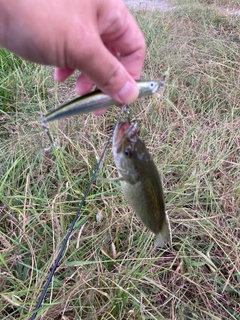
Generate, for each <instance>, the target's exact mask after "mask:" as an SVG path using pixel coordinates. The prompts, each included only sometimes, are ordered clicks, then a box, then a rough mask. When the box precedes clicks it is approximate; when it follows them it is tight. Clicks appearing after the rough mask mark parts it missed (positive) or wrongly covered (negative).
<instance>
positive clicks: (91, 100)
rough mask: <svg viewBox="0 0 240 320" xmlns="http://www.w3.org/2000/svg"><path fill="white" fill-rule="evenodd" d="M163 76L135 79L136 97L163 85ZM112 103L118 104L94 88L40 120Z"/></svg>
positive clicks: (152, 92) (90, 110)
mask: <svg viewBox="0 0 240 320" xmlns="http://www.w3.org/2000/svg"><path fill="white" fill-rule="evenodd" d="M165 78H166V76H165V75H164V76H163V79H162V80H160V81H159V80H136V84H137V87H138V90H139V95H138V98H141V97H145V96H149V95H153V94H154V93H155V92H156V91H157V90H158V89H160V88H162V87H163V86H164V82H165ZM113 105H119V102H117V101H115V100H114V99H112V98H111V97H110V96H108V95H107V94H105V93H103V92H102V91H100V90H96V91H93V92H90V93H87V94H85V95H83V96H80V97H77V98H74V99H72V100H70V101H68V102H65V103H63V104H61V105H60V106H58V107H57V108H56V109H54V110H52V111H50V112H48V113H47V114H46V115H45V116H43V117H42V118H41V121H42V122H43V123H47V122H50V121H54V120H58V119H61V118H65V117H69V116H73V115H78V114H81V113H86V112H92V111H96V110H99V109H102V108H107V107H110V106H113Z"/></svg>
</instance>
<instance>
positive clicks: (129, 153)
mask: <svg viewBox="0 0 240 320" xmlns="http://www.w3.org/2000/svg"><path fill="white" fill-rule="evenodd" d="M124 153H125V156H126V157H128V158H130V157H131V152H130V151H129V150H128V149H126V150H125V151H124Z"/></svg>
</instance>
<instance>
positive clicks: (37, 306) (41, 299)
mask: <svg viewBox="0 0 240 320" xmlns="http://www.w3.org/2000/svg"><path fill="white" fill-rule="evenodd" d="M116 125H117V121H116V123H115V125H114V127H113V130H112V133H111V134H110V136H109V138H108V140H107V143H106V145H105V147H104V149H103V152H102V154H101V157H100V159H99V161H98V163H97V166H96V167H95V169H94V172H93V175H92V177H91V179H90V182H89V184H88V187H87V189H86V191H85V193H84V196H83V198H82V201H81V202H80V204H79V207H78V210H77V212H76V215H75V217H74V220H73V222H72V224H71V226H70V228H69V229H68V232H67V235H66V237H65V239H64V241H63V244H62V247H61V249H60V251H59V253H58V255H57V259H56V260H55V262H54V265H53V267H52V270H51V272H50V275H49V277H48V279H47V282H46V284H45V286H44V288H43V291H42V293H41V295H40V297H39V299H38V303H37V305H36V308H35V310H34V313H33V315H32V316H31V320H34V319H35V318H36V316H37V313H38V310H39V308H40V307H41V304H42V302H43V299H44V297H45V295H46V293H47V289H48V287H49V285H50V283H51V281H52V278H53V276H54V273H55V271H56V269H57V267H58V263H59V261H60V259H61V258H62V254H63V251H64V250H65V248H66V245H67V242H68V240H69V237H70V235H71V233H72V231H73V228H74V225H75V223H76V221H77V219H78V217H79V214H80V212H81V209H82V206H83V204H84V201H85V200H86V198H87V195H88V193H89V190H90V188H91V185H92V183H93V181H94V179H95V177H96V174H97V172H98V169H99V167H100V164H101V162H102V160H103V157H104V154H105V152H106V151H107V148H108V145H109V143H110V141H111V139H112V136H113V133H114V130H115V127H116Z"/></svg>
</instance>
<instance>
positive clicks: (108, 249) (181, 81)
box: [0, 0, 240, 320]
mask: <svg viewBox="0 0 240 320" xmlns="http://www.w3.org/2000/svg"><path fill="white" fill-rule="evenodd" d="M181 3H182V1H181ZM185 3H186V4H185V5H183V4H182V5H181V6H176V8H175V9H174V10H172V11H169V12H165V13H163V12H158V11H147V10H145V11H139V12H135V13H134V15H135V17H136V20H137V22H138V23H139V25H140V26H141V28H142V30H143V33H144V35H145V37H146V41H147V46H148V50H147V55H146V61H145V66H144V70H143V74H142V78H154V79H157V78H160V77H161V75H162V72H163V71H165V70H167V69H168V68H169V70H170V76H169V79H168V82H167V84H166V88H165V90H164V92H163V93H162V94H161V96H160V97H150V98H146V99H141V100H139V101H137V102H136V103H135V104H133V105H132V106H131V110H132V119H133V120H134V121H137V122H138V128H139V135H140V136H141V137H142V138H143V139H144V141H145V143H146V145H147V146H148V149H149V150H150V152H151V154H152V156H153V158H154V161H155V163H156V165H157V167H158V169H159V172H160V173H161V176H162V179H163V185H164V192H165V198H166V206H167V210H168V215H169V218H170V222H171V226H172V232H173V246H172V247H165V248H164V249H156V248H154V246H153V239H154V236H153V235H152V234H151V233H150V232H149V231H148V230H147V229H146V228H144V227H143V225H142V224H141V222H140V221H139V220H138V219H137V217H136V216H135V214H134V213H133V212H132V210H131V208H130V207H129V206H128V203H127V202H126V201H125V199H124V198H123V195H122V191H121V188H120V185H119V183H117V182H114V183H111V184H108V183H106V182H104V181H102V180H97V181H95V182H94V184H93V186H92V187H91V190H90V193H89V196H88V197H87V200H86V202H85V205H84V207H83V209H82V212H81V216H80V218H79V220H78V221H77V223H76V227H75V229H74V232H73V234H72V236H71V238H70V240H69V243H68V246H67V250H66V251H65V252H64V255H63V258H62V260H61V262H60V264H59V267H58V269H57V271H56V274H55V276H54V279H53V282H52V283H51V285H50V288H49V290H48V292H47V295H46V298H45V300H44V303H43V306H42V308H41V309H40V311H39V314H38V319H69V320H70V319H96V320H97V319H98V320H99V319H104V320H106V319H118V320H119V319H124V320H125V319H131V320H133V319H144V320H147V319H151V320H152V319H157V320H159V319H174V320H175V319H214V320H220V319H221V320H223V319H235V320H237V319H240V316H239V314H240V286H239V283H240V178H239V171H240V168H239V166H240V161H239V160H240V129H239V128H240V104H239V97H240V89H239V88H240V77H239V70H240V17H239V16H237V15H226V14H225V13H224V11H222V9H219V8H218V7H217V6H216V5H226V4H227V1H223V2H222V3H220V1H218V2H215V1H197V0H195V1H193V0H192V1H186V2H185ZM209 3H211V6H210V5H209ZM231 3H233V1H231ZM234 4H235V5H237V4H239V3H238V2H237V1H234ZM0 63H1V69H0V72H1V76H0V78H1V80H0V81H1V82H0V99H1V114H0V135H1V139H0V146H1V147H0V210H1V215H0V243H1V246H0V266H1V268H0V297H1V298H0V318H1V319H8V320H9V319H27V318H29V317H30V315H31V312H32V311H33V309H34V308H35V306H36V303H37V300H38V298H39V295H40V293H41V290H42V287H43V285H44V284H45V282H46V279H47V277H48V275H49V272H50V270H51V267H52V265H53V262H54V260H55V259H56V255H57V253H58V251H59V248H60V246H61V244H62V241H63V239H64V237H65V235H66V233H67V230H68V228H69V226H70V223H71V221H72V220H73V218H74V215H75V213H76V211H77V208H78V204H79V202H80V201H81V199H82V196H83V193H84V191H85V189H86V187H87V185H88V182H89V179H90V177H91V175H92V173H93V170H94V167H95V165H96V161H97V159H99V157H100V155H101V153H102V150H103V148H104V145H105V143H106V141H107V138H108V136H109V133H110V132H111V128H112V127H113V125H114V123H115V121H116V118H117V109H116V108H112V109H111V110H109V111H108V112H107V113H106V114H105V115H104V116H102V117H96V116H94V115H92V114H85V115H83V116H79V117H73V118H68V119H64V120H61V121H59V122H57V123H53V124H51V125H50V128H51V132H52V134H53V136H54V138H56V139H57V144H59V145H60V148H59V149H52V150H50V151H44V150H43V149H44V148H45V147H47V146H48V145H49V141H48V138H47V137H46V135H45V133H44V132H43V130H42V128H41V125H40V123H39V118H40V116H41V114H44V113H46V110H49V109H50V108H53V107H55V106H56V105H58V104H59V103H60V102H63V101H66V100H69V99H71V98H72V97H73V96H74V95H75V93H74V79H73V78H72V79H70V80H68V81H67V83H64V84H60V85H59V84H58V85H57V84H55V83H54V82H53V80H52V76H51V75H52V70H51V69H50V68H46V67H42V66H36V65H34V64H31V63H27V62H24V61H22V60H21V59H19V58H17V57H15V56H13V55H12V54H10V53H8V52H6V51H4V50H3V49H1V51H0ZM99 175H100V176H102V177H115V176H117V172H116V168H115V165H114V162H113V157H112V153H111V150H110V149H109V150H108V151H107V153H106V155H105V158H104V162H103V164H102V166H101V169H100V172H99ZM97 214H98V215H101V216H102V220H101V221H100V222H97V221H96V215H97Z"/></svg>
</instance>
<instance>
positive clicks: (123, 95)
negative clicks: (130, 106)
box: [118, 81, 139, 103]
mask: <svg viewBox="0 0 240 320" xmlns="http://www.w3.org/2000/svg"><path fill="white" fill-rule="evenodd" d="M138 93H139V92H138V87H137V85H136V84H135V83H132V82H131V81H127V82H126V83H125V85H124V86H123V87H122V89H121V90H120V91H119V92H118V98H119V102H121V103H132V102H133V101H134V100H136V99H137V97H138Z"/></svg>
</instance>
